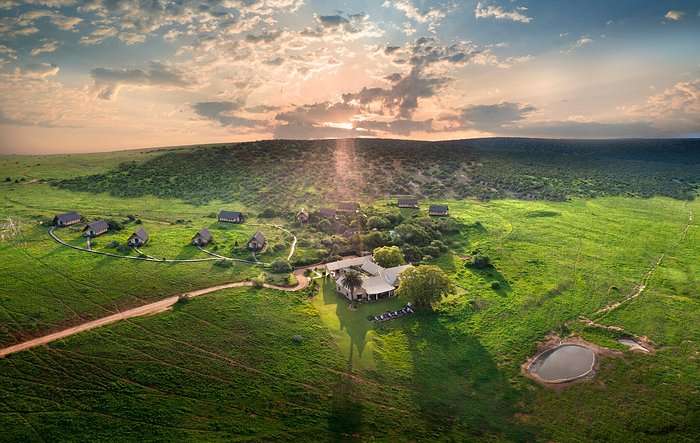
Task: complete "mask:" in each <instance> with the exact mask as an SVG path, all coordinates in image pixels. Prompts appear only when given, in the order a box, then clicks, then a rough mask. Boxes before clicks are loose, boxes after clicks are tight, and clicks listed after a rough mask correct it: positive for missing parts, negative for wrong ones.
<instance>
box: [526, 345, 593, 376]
mask: <svg viewBox="0 0 700 443" xmlns="http://www.w3.org/2000/svg"><path fill="white" fill-rule="evenodd" d="M594 365H595V353H594V352H593V351H592V350H590V349H589V348H586V347H584V346H580V345H561V346H557V347H556V348H552V349H548V350H546V351H544V352H543V353H541V354H540V355H538V356H537V358H536V359H535V361H533V362H532V364H531V365H530V372H531V373H532V374H535V375H536V376H537V377H539V378H540V379H542V380H543V381H546V382H549V383H563V382H567V381H571V380H575V379H577V378H581V377H583V376H584V375H587V374H588V373H590V372H591V371H592V370H593V366H594Z"/></svg>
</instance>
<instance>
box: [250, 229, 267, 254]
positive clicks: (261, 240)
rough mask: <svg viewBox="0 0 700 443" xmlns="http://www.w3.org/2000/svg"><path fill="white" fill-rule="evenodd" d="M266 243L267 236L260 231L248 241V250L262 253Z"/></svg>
mask: <svg viewBox="0 0 700 443" xmlns="http://www.w3.org/2000/svg"><path fill="white" fill-rule="evenodd" d="M266 243H267V240H265V236H264V235H263V233H262V232H260V231H258V232H256V233H255V235H253V237H251V239H250V240H249V241H248V249H250V250H251V251H260V250H261V249H262V248H264V247H265V244H266Z"/></svg>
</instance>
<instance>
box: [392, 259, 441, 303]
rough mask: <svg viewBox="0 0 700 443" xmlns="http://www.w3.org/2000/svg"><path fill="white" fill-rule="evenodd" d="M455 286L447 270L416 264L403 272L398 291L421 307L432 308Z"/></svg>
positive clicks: (399, 294) (401, 295)
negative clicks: (446, 272)
mask: <svg viewBox="0 0 700 443" xmlns="http://www.w3.org/2000/svg"><path fill="white" fill-rule="evenodd" d="M453 291H454V286H453V285H452V282H451V281H450V279H449V278H447V275H446V274H445V272H444V271H443V270H442V269H440V268H438V267H437V266H429V265H424V266H416V267H414V268H409V269H406V270H405V271H404V272H402V273H401V282H400V283H399V288H398V289H397V290H396V293H397V295H398V296H399V297H405V298H407V299H409V300H410V301H411V303H413V304H414V305H416V306H417V307H420V308H430V307H431V306H432V304H433V303H434V302H436V301H439V300H440V299H442V297H444V296H446V295H448V294H451V293H452V292H453Z"/></svg>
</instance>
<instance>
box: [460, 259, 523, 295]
mask: <svg viewBox="0 0 700 443" xmlns="http://www.w3.org/2000/svg"><path fill="white" fill-rule="evenodd" d="M467 269H469V270H470V271H471V272H472V273H474V274H476V275H478V276H479V277H481V279H482V280H484V281H486V282H489V284H493V282H498V285H497V287H495V286H492V287H491V288H492V289H493V290H494V291H495V292H496V293H497V294H498V295H502V296H505V295H508V294H509V293H510V292H511V291H512V290H513V288H511V286H510V283H508V281H507V280H506V278H505V276H503V274H501V272H500V271H499V270H498V269H496V268H495V267H494V266H489V267H487V268H475V267H473V266H467Z"/></svg>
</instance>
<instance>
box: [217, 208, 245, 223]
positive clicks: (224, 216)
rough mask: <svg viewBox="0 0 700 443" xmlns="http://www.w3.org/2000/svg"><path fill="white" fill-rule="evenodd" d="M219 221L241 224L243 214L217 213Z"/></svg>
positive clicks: (231, 212)
mask: <svg viewBox="0 0 700 443" xmlns="http://www.w3.org/2000/svg"><path fill="white" fill-rule="evenodd" d="M219 221H220V222H225V223H243V213H241V212H238V211H221V212H219Z"/></svg>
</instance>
